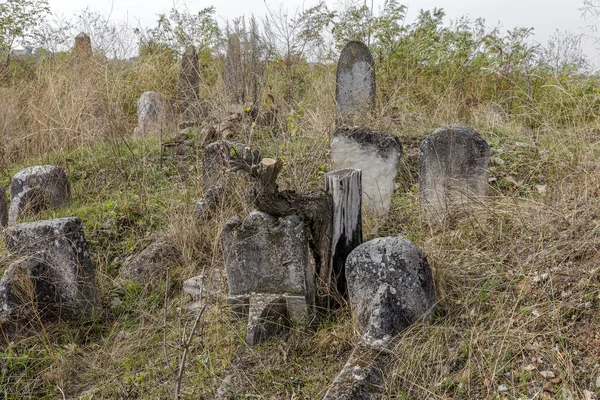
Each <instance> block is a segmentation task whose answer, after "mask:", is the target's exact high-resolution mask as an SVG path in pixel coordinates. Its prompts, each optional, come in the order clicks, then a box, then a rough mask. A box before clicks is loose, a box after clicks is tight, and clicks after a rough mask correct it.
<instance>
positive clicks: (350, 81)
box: [335, 41, 375, 123]
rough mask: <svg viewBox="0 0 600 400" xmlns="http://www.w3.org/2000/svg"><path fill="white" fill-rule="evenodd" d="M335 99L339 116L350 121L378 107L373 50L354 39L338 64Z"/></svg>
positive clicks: (343, 51) (343, 120)
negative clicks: (376, 104) (376, 105)
mask: <svg viewBox="0 0 600 400" xmlns="http://www.w3.org/2000/svg"><path fill="white" fill-rule="evenodd" d="M335 101H336V111H337V116H338V119H339V120H340V121H341V122H342V123H351V122H352V121H353V119H355V118H356V117H360V116H361V115H364V114H365V113H367V112H369V111H371V110H373V108H374V107H375V67H374V65H373V57H372V56H371V51H370V50H369V48H368V47H367V46H366V45H365V44H364V43H362V42H358V41H351V42H349V43H348V44H346V46H345V47H344V48H343V49H342V53H341V54H340V58H339V61H338V66H337V75H336V88H335Z"/></svg>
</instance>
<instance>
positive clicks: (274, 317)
mask: <svg viewBox="0 0 600 400" xmlns="http://www.w3.org/2000/svg"><path fill="white" fill-rule="evenodd" d="M288 323H289V317H288V313H287V305H286V301H285V299H284V298H283V296H282V295H281V294H263V293H255V294H252V295H250V310H249V315H248V329H247V331H246V344H248V346H256V345H258V344H260V343H263V342H265V341H267V340H269V339H270V338H271V337H273V336H274V335H277V334H279V333H281V332H283V331H284V330H285V329H286V328H287V326H288Z"/></svg>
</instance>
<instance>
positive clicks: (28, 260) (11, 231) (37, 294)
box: [0, 217, 100, 323]
mask: <svg viewBox="0 0 600 400" xmlns="http://www.w3.org/2000/svg"><path fill="white" fill-rule="evenodd" d="M5 243H6V248H7V249H8V250H9V251H10V252H11V254H12V256H13V257H15V260H14V261H13V262H12V263H11V264H10V266H9V267H8V269H7V270H6V272H5V274H4V276H3V277H2V280H0V322H3V323H6V322H19V321H24V320H25V321H27V319H28V318H29V317H31V316H32V315H34V314H38V315H39V316H40V317H41V318H42V319H43V320H55V319H72V318H78V317H85V316H88V317H89V316H92V315H94V313H95V311H96V310H97V309H98V308H99V307H100V296H99V293H98V288H97V286H96V283H95V281H94V269H93V266H92V261H91V260H90V257H89V254H88V248H87V242H86V240H85V237H84V234H83V228H82V226H81V221H80V220H79V219H78V218H75V217H72V218H59V219H54V220H47V221H37V222H30V223H23V224H18V225H16V226H14V227H10V228H7V229H6V230H5Z"/></svg>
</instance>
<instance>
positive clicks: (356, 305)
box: [324, 237, 436, 400]
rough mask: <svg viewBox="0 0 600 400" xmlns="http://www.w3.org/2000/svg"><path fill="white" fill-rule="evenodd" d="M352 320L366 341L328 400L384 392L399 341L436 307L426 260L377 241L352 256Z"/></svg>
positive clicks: (394, 242)
mask: <svg viewBox="0 0 600 400" xmlns="http://www.w3.org/2000/svg"><path fill="white" fill-rule="evenodd" d="M346 278H347V280H348V294H349V299H350V306H351V307H352V314H353V315H354V318H355V319H356V322H357V323H358V328H359V330H360V331H362V332H363V336H362V338H361V340H360V342H359V344H358V346H357V348H356V349H355V350H354V352H353V353H352V355H351V356H350V359H349V360H348V362H347V363H346V365H345V366H344V368H343V369H342V371H341V372H340V374H339V375H338V377H337V378H336V379H335V381H334V382H333V384H332V386H331V388H330V389H329V390H328V392H327V394H326V395H325V397H324V399H327V400H334V399H335V400H339V399H347V400H354V399H370V398H372V396H373V394H374V393H375V392H377V390H378V388H380V387H381V386H382V383H383V379H382V371H383V370H384V369H385V368H386V365H387V363H388V362H389V356H388V354H390V352H391V351H390V350H391V347H392V345H393V343H394V340H393V339H394V336H396V335H397V334H398V333H400V332H401V331H403V330H404V329H406V328H408V327H409V326H410V325H411V324H413V323H415V322H417V321H424V322H428V321H429V320H430V319H431V314H432V311H433V308H434V306H435V303H436V295H435V289H434V283H433V277H432V273H431V269H430V268H429V264H428V263H427V260H426V258H425V256H424V255H423V254H422V253H421V251H419V249H417V248H416V247H415V246H414V245H413V244H412V243H411V242H410V241H408V240H406V239H404V238H400V237H386V238H377V239H374V240H371V241H369V242H367V243H364V244H362V245H360V246H358V247H357V248H356V249H354V251H352V253H350V255H349V256H348V261H347V262H346Z"/></svg>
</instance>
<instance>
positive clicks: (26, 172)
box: [10, 165, 71, 208]
mask: <svg viewBox="0 0 600 400" xmlns="http://www.w3.org/2000/svg"><path fill="white" fill-rule="evenodd" d="M29 188H40V189H41V190H42V195H43V203H44V206H45V207H49V208H53V207H59V206H61V205H63V204H65V203H67V202H68V201H69V200H70V198H71V184H70V183H69V178H68V176H67V173H66V172H65V170H64V169H62V168H61V167H58V166H56V165H38V166H34V167H27V168H25V169H22V170H21V171H19V172H17V173H16V174H15V176H13V178H12V181H11V183H10V200H11V201H12V200H13V199H14V198H15V197H17V196H18V195H19V194H20V193H21V192H23V191H25V190H27V189H29Z"/></svg>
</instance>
